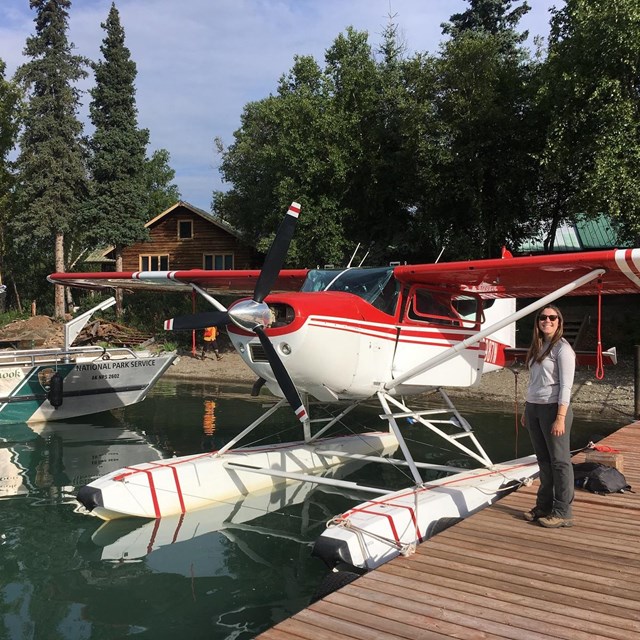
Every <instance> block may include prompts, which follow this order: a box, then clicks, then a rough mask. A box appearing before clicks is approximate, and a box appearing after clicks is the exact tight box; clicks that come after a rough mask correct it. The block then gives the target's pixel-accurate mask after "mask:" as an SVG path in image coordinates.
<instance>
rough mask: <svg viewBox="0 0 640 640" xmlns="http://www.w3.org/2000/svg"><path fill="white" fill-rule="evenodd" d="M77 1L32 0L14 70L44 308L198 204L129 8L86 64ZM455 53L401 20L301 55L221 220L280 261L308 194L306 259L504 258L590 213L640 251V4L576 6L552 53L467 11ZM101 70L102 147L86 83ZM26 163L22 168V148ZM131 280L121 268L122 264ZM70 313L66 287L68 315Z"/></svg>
mask: <svg viewBox="0 0 640 640" xmlns="http://www.w3.org/2000/svg"><path fill="white" fill-rule="evenodd" d="M70 5H71V1H70V0H30V6H31V8H32V9H34V10H35V14H36V17H35V33H34V35H33V36H31V37H30V38H28V40H27V42H26V45H25V55H26V56H27V58H28V61H27V62H26V63H25V64H24V65H22V67H20V68H19V69H18V71H17V73H16V75H15V77H14V78H12V79H6V78H5V65H4V63H3V62H2V61H1V60H0V125H1V126H0V216H1V219H0V232H1V234H2V235H1V237H0V242H1V247H0V248H1V260H2V264H0V268H1V270H2V275H3V278H4V282H5V284H7V285H9V292H10V293H11V292H13V295H14V298H15V299H16V300H17V299H19V297H20V296H21V297H22V298H23V299H28V300H31V299H33V298H37V297H39V296H43V297H44V295H46V294H45V292H46V291H48V290H50V286H49V285H47V283H46V281H45V279H44V276H45V275H46V274H47V273H49V272H51V271H53V270H56V271H63V270H69V269H72V268H73V267H74V265H77V264H79V262H80V261H82V260H83V258H84V256H86V253H87V252H88V251H90V250H91V249H93V248H95V247H99V246H106V245H109V246H113V247H114V248H115V255H116V260H117V259H118V256H119V255H120V252H121V250H122V248H123V247H126V246H128V245H130V244H132V243H134V242H137V241H140V240H142V239H144V238H145V229H144V223H145V222H146V221H148V220H149V219H150V218H151V217H153V216H154V215H156V214H157V213H158V212H159V211H162V210H163V209H164V208H166V207H167V206H170V205H171V204H173V203H174V202H175V201H176V200H177V199H179V192H178V190H177V188H176V186H175V185H173V184H171V182H172V180H173V179H174V173H173V171H172V170H171V168H170V166H169V154H168V152H167V151H166V150H161V151H158V152H156V153H154V154H153V155H152V156H151V157H150V158H149V157H147V152H146V149H147V145H148V141H149V132H148V131H147V130H146V129H141V128H140V127H139V126H138V122H137V109H136V103H135V79H136V66H135V63H134V62H133V61H132V60H131V57H130V53H129V50H128V49H127V47H126V46H125V34H124V30H123V28H122V25H121V24H120V19H119V14H118V11H117V9H116V7H115V4H112V6H111V9H110V11H109V14H108V16H107V19H106V21H105V23H103V24H102V25H101V26H102V28H103V29H104V31H105V37H104V40H103V42H102V46H101V49H100V50H101V54H102V59H101V60H99V61H97V62H91V61H89V60H86V59H85V58H82V57H80V56H76V55H74V54H73V45H72V44H71V43H69V41H68V40H67V36H66V33H67V27H68V17H69V16H68V13H69V8H70ZM467 5H468V7H467V9H466V10H465V11H463V12H461V13H457V14H454V15H452V16H451V17H450V20H449V21H448V22H447V23H445V24H443V25H442V34H443V40H442V43H441V44H440V47H439V49H438V51H437V52H436V53H429V52H416V53H413V54H411V55H408V54H407V47H406V44H405V43H404V42H403V39H402V36H401V25H400V24H398V23H397V22H396V16H389V20H388V23H387V25H386V27H385V28H384V30H383V33H382V35H381V38H380V43H379V44H378V45H375V46H374V45H373V44H372V43H371V42H370V41H369V35H368V34H367V33H366V32H363V31H358V30H357V29H355V28H353V27H348V28H346V29H345V31H344V32H342V33H340V34H339V35H338V36H337V37H336V39H335V40H334V41H333V43H331V44H330V46H329V47H328V48H327V49H326V52H325V56H324V61H323V63H319V62H318V61H317V60H316V59H314V58H313V57H311V56H296V57H295V58H294V62H293V66H292V68H291V69H290V70H289V71H288V72H286V73H284V74H283V75H282V77H281V78H280V81H279V82H278V85H277V87H276V88H275V90H274V93H273V94H271V95H269V96H267V97H265V98H263V99H261V100H258V101H254V102H250V103H248V104H247V105H246V106H245V107H244V109H243V112H242V114H241V125H240V128H239V129H238V130H237V131H236V132H235V133H234V137H233V141H232V143H231V144H230V145H229V146H226V147H225V145H224V143H223V141H221V140H216V141H215V142H216V146H217V150H218V152H219V153H220V155H221V164H220V171H221V175H222V177H223V179H224V181H225V182H227V183H228V185H229V188H228V189H227V190H226V191H219V192H214V194H213V199H212V205H211V207H212V211H213V213H214V214H215V215H217V216H218V217H219V218H220V219H221V220H223V221H225V222H228V223H230V224H232V225H233V226H234V227H235V228H236V229H238V230H239V231H241V232H242V233H243V234H244V236H245V238H246V240H247V242H249V243H252V244H255V245H256V246H257V247H258V248H262V249H266V248H267V247H268V246H269V244H270V242H271V239H272V237H273V233H274V230H275V229H276V228H277V226H278V223H279V221H280V219H281V217H282V212H283V211H284V210H286V207H287V205H288V204H289V202H290V201H291V200H292V199H295V200H298V201H300V202H301V203H302V206H303V210H304V215H303V216H302V217H301V219H300V223H299V229H298V231H297V233H296V238H295V239H294V242H293V244H292V247H291V251H290V255H289V265H290V266H315V265H317V264H326V263H335V264H344V263H345V262H347V261H348V260H349V257H350V256H351V255H352V254H353V253H354V251H355V250H356V248H358V247H359V253H358V256H357V257H356V260H357V261H359V260H360V259H361V258H362V257H364V256H365V255H366V256H367V258H366V264H380V263H384V262H387V261H391V260H400V261H407V262H428V261H432V260H436V259H439V258H440V257H441V259H443V260H458V259H468V258H469V259H470V258H481V257H496V256H498V255H499V252H500V248H501V247H502V246H503V245H506V246H507V247H509V248H511V249H512V250H517V249H518V247H519V245H520V244H521V243H522V241H523V240H524V239H527V238H530V237H532V236H535V235H536V234H539V235H541V237H542V238H543V239H544V243H545V248H546V249H547V250H551V249H552V248H553V239H554V237H555V231H556V229H557V227H558V225H559V224H561V223H562V222H563V221H573V220H575V219H576V216H577V215H578V214H580V215H584V216H587V217H595V216H597V215H599V214H600V213H606V214H607V215H608V216H609V217H610V218H611V219H612V220H613V222H614V223H615V225H616V228H617V231H618V233H619V236H620V237H621V238H622V239H623V240H625V241H628V242H631V243H637V242H638V239H639V238H640V197H638V196H639V195H640V194H639V193H638V191H639V190H640V176H639V175H638V174H639V173H640V162H639V160H640V137H639V133H640V131H639V127H640V117H639V115H640V114H639V113H638V110H639V100H640V91H639V90H640V86H639V83H640V75H639V63H640V47H638V42H640V5H639V4H638V2H637V0H618V1H617V2H615V3H613V2H601V1H600V0H566V1H565V2H564V5H563V6H561V7H560V8H554V9H552V10H551V12H550V35H549V37H548V39H547V41H546V42H537V43H536V49H535V51H534V52H532V51H531V50H530V49H529V48H528V46H527V45H526V42H527V38H528V34H527V33H526V32H524V31H521V30H520V27H519V24H520V21H521V19H522V17H523V16H524V15H525V14H526V13H527V12H528V11H529V10H530V7H529V5H528V4H527V2H525V1H520V0H518V1H513V0H467ZM87 69H90V70H91V71H93V73H94V76H95V85H94V87H93V89H91V90H90V94H91V103H90V110H89V111H90V119H91V122H92V124H93V125H94V128H95V131H94V133H93V135H92V136H91V137H90V138H88V137H86V136H84V135H83V129H82V125H81V123H80V122H79V121H78V117H77V114H78V108H79V104H80V94H79V92H78V90H77V89H76V88H75V87H76V83H77V81H78V80H80V79H81V78H83V77H84V76H85V75H86V73H87ZM16 145H17V148H18V150H19V153H18V156H17V159H16V160H15V162H10V161H9V160H8V157H9V154H10V152H11V150H12V149H13V148H14V146H16ZM118 268H119V265H118V262H116V269H118ZM63 311H64V300H63V298H62V293H59V294H57V297H56V315H61V314H62V313H63Z"/></svg>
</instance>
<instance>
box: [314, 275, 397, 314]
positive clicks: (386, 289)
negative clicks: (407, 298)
mask: <svg viewBox="0 0 640 640" xmlns="http://www.w3.org/2000/svg"><path fill="white" fill-rule="evenodd" d="M301 291H346V292H347V293H353V294H354V295H356V296H359V297H360V298H362V299H364V300H366V301H367V302H369V303H370V304H372V305H373V306H375V307H377V308H378V309H380V310H381V311H384V312H385V313H389V314H393V312H394V310H395V302H396V299H397V296H398V291H399V284H398V283H397V281H396V280H395V279H394V278H393V267H376V268H373V269H312V270H311V271H309V273H308V274H307V279H306V280H305V281H304V284H303V285H302V289H301Z"/></svg>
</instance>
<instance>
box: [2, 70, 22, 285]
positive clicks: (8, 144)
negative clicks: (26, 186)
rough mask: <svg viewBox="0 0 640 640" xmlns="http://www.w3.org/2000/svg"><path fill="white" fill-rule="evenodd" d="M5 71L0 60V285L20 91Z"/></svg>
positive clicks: (5, 244) (11, 185) (4, 253)
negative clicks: (6, 75) (11, 155)
mask: <svg viewBox="0 0 640 640" xmlns="http://www.w3.org/2000/svg"><path fill="white" fill-rule="evenodd" d="M5 69H6V65H5V63H4V61H3V60H0V284H1V283H2V282H3V278H4V276H5V259H6V256H7V250H8V247H7V243H6V235H5V230H6V225H7V222H8V220H9V203H10V193H11V190H12V187H13V183H14V175H13V172H12V170H11V167H10V162H9V160H8V156H9V152H10V151H11V149H13V147H14V146H15V144H16V141H17V136H18V128H19V117H18V111H19V107H20V90H19V88H18V86H17V85H16V84H15V83H14V82H11V81H9V80H6V79H5V76H4V72H5Z"/></svg>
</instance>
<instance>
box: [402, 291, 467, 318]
mask: <svg viewBox="0 0 640 640" xmlns="http://www.w3.org/2000/svg"><path fill="white" fill-rule="evenodd" d="M408 316H409V318H410V319H411V320H419V321H421V322H433V323H435V324H448V325H452V324H459V323H458V320H459V317H458V314H457V313H456V312H455V311H454V310H453V308H452V307H451V299H450V298H449V297H448V296H444V295H438V294H437V293H433V292H431V291H427V289H416V290H414V292H413V295H412V296H411V300H410V301H409V313H408Z"/></svg>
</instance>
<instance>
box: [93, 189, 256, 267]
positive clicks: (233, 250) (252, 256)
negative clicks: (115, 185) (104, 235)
mask: <svg viewBox="0 0 640 640" xmlns="http://www.w3.org/2000/svg"><path fill="white" fill-rule="evenodd" d="M145 227H146V228H147V230H148V232H149V239H148V240H146V241H143V242H137V243H136V244H133V245H131V246H130V247H126V248H125V249H123V251H122V270H123V271H177V270H182V269H207V270H211V269H216V270H218V269H259V268H260V266H261V264H262V256H261V255H260V254H259V253H258V252H257V251H256V249H255V248H254V247H252V246H251V245H249V244H247V243H246V242H244V241H243V240H242V238H241V237H240V234H239V233H238V232H237V231H235V230H234V229H233V228H232V227H231V226H229V225H228V224H226V223H224V222H222V221H220V220H218V219H217V218H215V217H214V216H213V215H212V214H210V213H207V212H206V211H203V210H202V209H198V207H194V206H193V205H192V204H189V203H188V202H184V201H182V200H180V201H179V202H176V203H175V204H174V205H172V206H171V207H169V208H168V209H166V210H165V211H163V212H162V213H160V214H158V215H157V216H156V217H155V218H153V219H151V220H149V222H147V223H146V224H145ZM91 261H92V262H100V263H102V270H112V269H113V266H114V261H113V248H110V249H107V250H106V251H105V250H103V251H102V252H100V256H99V257H97V256H96V254H94V256H93V258H92V259H91Z"/></svg>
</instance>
